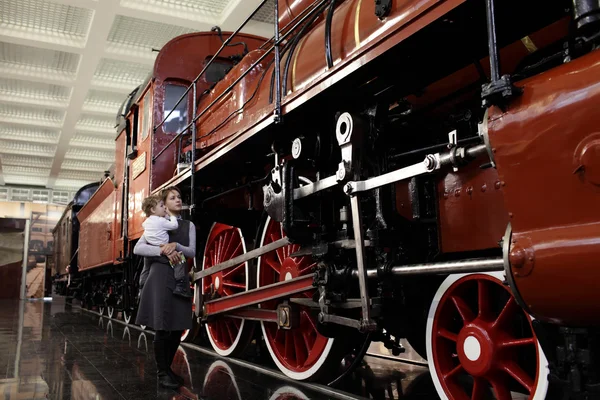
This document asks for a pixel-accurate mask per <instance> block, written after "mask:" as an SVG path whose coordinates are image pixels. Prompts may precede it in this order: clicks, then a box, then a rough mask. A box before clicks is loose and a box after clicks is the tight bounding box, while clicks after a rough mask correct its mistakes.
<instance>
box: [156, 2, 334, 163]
mask: <svg viewBox="0 0 600 400" xmlns="http://www.w3.org/2000/svg"><path fill="white" fill-rule="evenodd" d="M266 1H267V0H263V1H262V2H261V4H260V5H259V6H258V8H257V9H256V10H254V12H253V13H252V14H250V17H248V18H247V19H246V21H244V23H243V24H242V26H240V28H238V29H237V30H236V31H235V32H234V33H233V34H232V35H231V36H230V37H229V38H228V39H227V40H226V41H225V42H224V43H223V46H221V48H220V49H219V51H218V52H217V53H216V54H215V55H214V56H213V58H212V59H211V60H210V61H209V63H208V64H207V65H206V66H205V67H204V68H203V69H202V71H201V72H200V74H199V75H198V77H197V78H196V79H194V81H193V82H192V84H191V85H190V87H188V89H187V90H186V93H184V94H183V96H182V98H181V99H179V101H181V100H183V98H184V97H185V96H186V94H187V93H189V90H190V89H191V88H192V87H195V86H196V82H197V81H198V79H199V78H200V76H202V74H203V73H204V72H205V71H206V69H207V68H208V67H209V66H210V64H211V63H212V61H213V60H214V59H215V58H216V57H217V55H218V54H219V53H220V52H221V50H222V49H223V48H224V47H225V45H226V43H228V42H229V41H230V40H231V39H232V38H233V36H234V35H235V34H237V33H238V32H239V31H240V29H241V28H242V27H243V26H244V25H245V24H246V23H247V22H248V20H249V19H250V18H252V16H254V14H255V13H256V12H257V11H258V9H259V8H260V7H262V5H263V4H264V3H265V2H266ZM274 1H275V12H276V14H275V22H274V25H275V30H276V35H275V37H278V38H277V40H275V41H274V42H273V45H272V46H271V47H269V49H268V50H267V51H265V52H264V53H263V54H262V55H261V56H260V57H259V58H258V59H257V60H256V61H255V62H254V63H253V64H252V65H251V66H250V67H249V68H248V69H247V70H246V71H244V72H243V73H242V74H241V75H240V76H239V77H238V78H237V79H236V80H235V81H234V82H233V83H232V84H230V85H229V86H228V87H227V88H226V89H225V90H224V91H223V92H222V93H221V94H220V95H218V96H217V97H216V98H215V99H214V100H213V101H212V102H211V103H210V104H209V105H208V106H206V108H204V109H203V110H202V112H200V113H198V114H196V104H194V107H193V113H194V114H196V115H195V116H194V117H193V118H192V121H191V122H190V123H189V124H187V125H186V126H185V127H184V128H183V130H182V131H181V132H180V133H178V134H177V135H176V136H175V137H174V138H173V139H171V141H170V142H169V143H167V145H166V146H165V147H163V148H162V150H161V151H159V152H158V154H157V155H156V156H154V157H153V158H152V162H155V161H156V159H157V158H158V157H160V156H161V155H162V153H164V152H165V150H166V149H167V148H169V147H170V146H171V145H172V144H173V142H175V141H176V140H177V139H179V138H180V137H181V135H183V134H184V133H185V132H187V131H188V130H189V129H190V128H191V127H192V126H195V124H196V121H197V120H198V119H200V118H201V117H202V116H203V115H204V114H206V112H207V111H208V110H209V109H210V108H211V107H212V106H213V105H215V104H216V103H217V102H218V101H219V100H221V99H222V98H223V97H224V96H225V95H227V94H228V93H229V92H230V91H231V89H233V88H234V87H235V86H236V85H237V84H238V83H239V82H240V81H241V80H242V79H243V78H244V77H246V75H247V74H248V73H250V71H252V70H253V69H254V67H256V66H257V65H258V64H260V63H261V62H262V61H263V60H264V59H265V58H266V57H267V56H268V55H270V54H271V52H272V51H274V52H275V57H276V59H277V58H278V57H277V55H278V53H279V45H280V44H281V42H283V41H284V40H285V39H286V38H287V37H288V36H289V35H290V34H291V33H292V32H294V31H295V30H296V29H297V28H298V27H299V26H300V25H301V24H303V23H304V22H305V21H306V20H307V19H308V18H310V17H311V16H312V15H313V14H314V13H315V12H316V11H318V10H319V9H320V8H321V6H322V5H324V4H325V3H327V2H328V1H330V0H318V1H317V0H316V1H315V2H314V3H313V5H314V4H316V6H315V7H312V9H311V11H310V12H309V13H307V14H306V15H304V16H302V17H301V18H300V19H299V20H298V21H297V22H296V23H295V24H294V26H293V27H292V28H291V29H290V30H288V31H287V32H286V33H284V34H283V35H281V36H279V28H278V26H279V21H278V2H277V0H274ZM288 25H289V24H288ZM286 26H287V25H286ZM279 69H280V66H279V63H278V62H276V63H275V71H274V73H275V75H276V78H277V77H279ZM280 84H281V82H279V81H278V82H277V87H278V88H279V86H280ZM276 95H277V100H276V106H275V110H274V113H275V121H276V122H277V120H278V118H279V116H280V115H281V89H280V88H279V90H278V91H277V92H276ZM194 103H195V99H194ZM177 105H178V104H176V105H175V107H177ZM175 107H174V108H175ZM171 112H172V111H171ZM167 118H168V116H167V117H165V118H164V119H163V121H162V122H161V123H160V124H159V125H157V126H156V127H155V128H154V129H155V131H156V129H157V128H159V127H160V126H162V125H163V124H164V122H165V121H166V119H167ZM193 136H195V135H193ZM204 136H206V135H204ZM204 136H201V137H200V138H202V137H204ZM196 139H197V138H193V142H195V140H196ZM194 158H195V154H192V167H193V164H194Z"/></svg>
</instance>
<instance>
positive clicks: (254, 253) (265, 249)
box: [194, 237, 291, 282]
mask: <svg viewBox="0 0 600 400" xmlns="http://www.w3.org/2000/svg"><path fill="white" fill-rule="evenodd" d="M290 243H291V242H290V240H289V239H288V238H287V237H284V238H282V239H279V240H276V241H274V242H272V243H269V244H268V245H266V246H262V247H259V248H258V249H254V250H251V251H249V252H247V253H244V254H242V255H240V256H237V257H234V258H232V259H230V260H227V261H224V262H222V263H221V264H217V265H215V266H214V267H210V268H207V269H205V270H203V271H199V272H196V273H195V274H194V282H197V281H199V280H200V279H202V278H204V277H205V276H209V275H212V274H216V273H217V272H221V271H223V270H225V269H227V268H231V267H235V266H237V265H240V264H241V263H244V262H246V261H249V260H252V259H253V258H256V257H260V256H262V255H263V254H267V253H270V252H271V251H274V250H277V249H279V248H282V247H285V246H287V245H289V244H290Z"/></svg>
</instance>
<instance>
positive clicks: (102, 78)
mask: <svg viewBox="0 0 600 400" xmlns="http://www.w3.org/2000/svg"><path fill="white" fill-rule="evenodd" d="M150 72H152V66H150V65H145V64H139V63H134V62H123V61H119V60H113V59H108V58H103V59H102V60H101V61H100V63H99V64H98V67H97V68H96V72H95V73H94V78H93V80H92V85H94V86H95V87H97V88H106V89H121V90H124V93H129V92H131V91H132V90H133V89H135V88H136V87H137V86H138V85H140V84H141V83H142V82H143V81H144V80H145V79H146V77H147V76H148V74H150ZM125 97H126V95H124V96H123V99H125ZM115 114H116V112H115Z"/></svg>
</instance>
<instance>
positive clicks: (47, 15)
mask: <svg viewBox="0 0 600 400" xmlns="http://www.w3.org/2000/svg"><path fill="white" fill-rule="evenodd" d="M93 14H94V12H93V10H90V9H86V8H80V7H73V6H69V5H64V4H57V3H53V2H51V1H45V0H2V1H1V2H0V29H3V30H7V31H9V32H10V34H12V35H16V34H21V35H24V36H25V37H29V38H31V39H37V40H40V41H45V42H52V41H56V40H58V41H63V42H66V43H69V44H72V45H75V46H79V47H83V46H85V41H86V37H87V33H88V30H89V27H90V23H91V21H92V17H93Z"/></svg>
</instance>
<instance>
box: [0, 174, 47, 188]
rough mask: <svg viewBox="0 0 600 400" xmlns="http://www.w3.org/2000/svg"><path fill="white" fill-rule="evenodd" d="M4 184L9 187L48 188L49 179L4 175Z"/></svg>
mask: <svg viewBox="0 0 600 400" xmlns="http://www.w3.org/2000/svg"><path fill="white" fill-rule="evenodd" d="M3 175H4V182H5V183H6V184H8V185H30V186H46V185H47V184H48V178H47V177H44V176H27V175H22V174H19V175H9V174H7V173H3Z"/></svg>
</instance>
